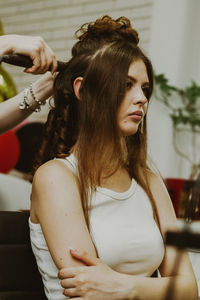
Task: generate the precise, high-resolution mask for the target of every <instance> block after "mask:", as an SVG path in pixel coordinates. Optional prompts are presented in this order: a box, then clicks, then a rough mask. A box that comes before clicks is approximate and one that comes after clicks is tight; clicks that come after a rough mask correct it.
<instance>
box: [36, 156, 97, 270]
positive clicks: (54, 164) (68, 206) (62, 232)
mask: <svg viewBox="0 0 200 300" xmlns="http://www.w3.org/2000/svg"><path fill="white" fill-rule="evenodd" d="M31 220H32V222H34V223H38V222H39V223H40V225H41V227H42V231H43V234H44V237H45V239H46V242H47V246H48V248H49V251H50V253H51V256H52V258H53V260H54V262H55V264H56V266H57V268H58V269H61V268H64V267H73V266H81V265H83V263H81V262H80V261H77V260H75V259H74V258H72V257H71V255H70V252H69V248H70V247H71V248H79V249H82V250H83V249H86V251H87V252H88V253H89V254H90V255H92V256H95V255H96V252H95V248H94V245H93V243H92V240H91V238H90V234H89V232H88V229H87V226H86V222H85V218H84V215H83V210H82V205H81V200H80V196H79V192H78V185H77V179H76V177H75V176H74V175H73V174H72V172H71V171H70V170H69V169H68V168H67V167H66V165H65V164H64V163H63V162H61V161H57V160H53V161H49V162H47V163H45V164H44V165H43V166H41V167H40V168H39V169H38V170H37V172H36V174H35V176H34V179H33V189H32V201H31Z"/></svg>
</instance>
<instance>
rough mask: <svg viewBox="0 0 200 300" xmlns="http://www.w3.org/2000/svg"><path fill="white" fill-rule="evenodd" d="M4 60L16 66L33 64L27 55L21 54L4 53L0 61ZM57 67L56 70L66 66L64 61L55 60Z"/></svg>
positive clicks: (58, 70)
mask: <svg viewBox="0 0 200 300" xmlns="http://www.w3.org/2000/svg"><path fill="white" fill-rule="evenodd" d="M1 62H4V63H7V64H10V65H14V66H18V67H24V68H30V67H31V66H32V65H33V62H32V60H31V58H30V57H29V56H25V55H21V54H13V55H12V54H11V55H10V54H5V55H2V56H0V63H1ZM57 63H58V67H57V70H56V71H57V72H60V71H62V70H63V69H64V68H65V67H66V63H65V62H62V61H57ZM49 71H51V67H50V68H49Z"/></svg>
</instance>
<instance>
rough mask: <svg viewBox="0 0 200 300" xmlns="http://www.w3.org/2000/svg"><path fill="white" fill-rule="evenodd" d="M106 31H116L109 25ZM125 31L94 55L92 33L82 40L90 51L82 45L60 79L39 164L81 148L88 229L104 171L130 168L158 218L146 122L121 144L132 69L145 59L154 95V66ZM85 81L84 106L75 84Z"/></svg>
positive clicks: (79, 156)
mask: <svg viewBox="0 0 200 300" xmlns="http://www.w3.org/2000/svg"><path fill="white" fill-rule="evenodd" d="M107 17H108V16H106V18H107ZM103 23H105V20H104V21H103ZM106 24H107V23H106ZM92 26H94V24H93V25H92ZM106 26H107V27H108V28H109V29H110V27H109V26H108V24H107V25H106ZM121 26H122V24H121ZM123 26H125V25H124V24H123ZM123 26H122V29H123V30H122V32H123V34H122V35H118V38H116V33H115V34H113V38H111V37H110V38H109V35H111V33H110V32H112V30H111V31H109V30H108V29H106V30H104V31H103V32H104V33H103V34H102V31H101V34H102V35H103V38H102V40H100V38H99V47H97V40H95V42H94V48H93V51H92V46H91V44H88V43H86V42H85V41H86V40H87V38H88V37H87V35H86V33H83V34H82V41H83V44H84V45H85V47H84V50H83V49H81V48H80V43H81V39H80V41H79V42H78V43H77V44H76V45H75V46H74V48H73V49H72V50H73V51H72V54H73V56H72V58H71V60H70V61H69V62H68V63H67V64H66V68H65V70H63V71H62V72H60V73H59V74H58V76H57V77H56V79H55V84H54V102H55V103H54V107H53V108H52V109H51V111H50V112H49V116H48V120H47V123H46V126H45V127H46V130H45V134H46V136H45V138H44V142H43V145H42V148H41V152H40V158H39V160H38V165H40V164H41V163H43V162H45V161H47V160H49V159H52V158H53V157H55V156H62V157H63V156H67V155H69V153H70V150H71V148H72V147H73V146H74V145H75V144H76V150H75V155H76V157H77V161H78V179H79V186H80V195H81V201H82V207H83V211H84V214H85V219H86V222H87V225H88V227H89V210H90V204H91V203H90V199H91V197H90V196H91V194H92V192H94V191H95V189H96V187H97V186H99V185H101V180H102V174H103V171H105V170H106V171H107V172H108V174H109V172H110V174H112V173H114V172H115V171H116V170H117V169H118V167H120V166H123V167H125V168H126V169H127V170H128V172H129V174H130V176H131V177H133V178H134V179H135V180H136V181H137V182H138V184H140V185H141V187H142V188H143V189H144V190H145V191H146V193H147V194H148V196H149V198H150V201H151V203H152V206H153V209H154V212H155V215H156V214H157V211H156V208H155V204H154V200H153V197H152V194H151V191H150V188H149V183H148V178H147V175H146V170H147V169H148V165H147V137H146V117H145V118H144V121H143V124H142V125H140V127H139V129H138V131H137V133H136V134H135V135H132V136H129V137H126V138H125V140H124V142H125V143H123V144H122V143H121V139H120V138H119V129H118V125H117V119H116V115H117V110H118V108H119V105H120V103H121V101H122V100H123V98H124V95H125V92H126V83H127V75H128V69H129V66H130V64H131V63H132V62H133V61H136V60H138V59H141V60H142V61H143V62H144V64H145V66H146V70H147V75H148V78H149V83H150V89H149V91H148V93H147V95H146V97H147V98H148V99H150V97H151V94H152V90H153V70H152V65H151V62H150V60H149V59H148V58H147V56H146V55H145V54H144V53H143V52H142V50H141V49H140V48H139V47H138V46H137V42H138V40H137V35H136V34H135V31H134V32H133V31H131V30H130V28H129V30H128V33H127V39H126V38H125V36H126V34H125V32H126V30H124V27H123ZM129 26H130V24H129ZM99 27H100V26H99V24H98V30H97V32H98V35H97V36H101V34H100V31H99ZM102 27H103V25H102ZM103 28H104V29H105V24H104V27H103ZM88 32H89V30H88ZM120 32H121V31H120ZM130 32H132V33H133V34H132V35H131V34H130ZM108 33H109V34H108ZM84 34H85V35H86V36H85V39H84ZM87 34H89V33H87ZM90 34H91V32H90ZM93 34H94V32H93ZM106 34H108V35H106ZM105 36H106V39H105ZM90 38H91V37H90V35H89V39H90ZM87 42H88V41H87ZM76 46H77V47H76ZM87 47H90V50H89V51H86V49H89V48H87ZM79 50H80V55H78V51H79ZM79 76H82V77H83V78H84V79H83V83H82V86H81V90H80V98H81V100H78V99H77V98H76V96H75V93H74V89H73V82H74V79H75V78H77V77H79ZM124 146H125V147H124Z"/></svg>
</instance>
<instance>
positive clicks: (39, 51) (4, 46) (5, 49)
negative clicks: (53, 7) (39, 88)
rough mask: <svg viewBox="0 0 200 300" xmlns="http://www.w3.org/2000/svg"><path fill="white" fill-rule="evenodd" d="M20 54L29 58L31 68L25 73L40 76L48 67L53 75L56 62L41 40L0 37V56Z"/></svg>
mask: <svg viewBox="0 0 200 300" xmlns="http://www.w3.org/2000/svg"><path fill="white" fill-rule="evenodd" d="M2 54H22V55H27V56H29V57H30V58H31V59H32V61H33V66H32V67H30V68H27V69H25V72H26V73H33V74H42V73H45V72H46V71H47V70H48V69H49V67H51V72H52V73H54V72H55V71H56V68H57V61H56V57H55V54H54V53H53V51H52V49H51V48H50V47H49V46H48V45H47V43H46V42H45V41H44V40H43V38H41V37H39V36H26V35H14V34H10V35H3V36H1V37H0V55H2Z"/></svg>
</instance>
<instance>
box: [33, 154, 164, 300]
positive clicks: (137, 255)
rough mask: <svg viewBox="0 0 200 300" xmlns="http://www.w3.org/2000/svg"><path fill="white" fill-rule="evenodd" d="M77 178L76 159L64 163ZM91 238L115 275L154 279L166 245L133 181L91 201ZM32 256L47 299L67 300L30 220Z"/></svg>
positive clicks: (38, 231)
mask: <svg viewBox="0 0 200 300" xmlns="http://www.w3.org/2000/svg"><path fill="white" fill-rule="evenodd" d="M61 161H63V162H64V163H65V164H66V165H67V166H68V167H69V168H70V169H71V170H72V171H73V173H75V174H77V165H76V164H77V162H76V159H75V157H74V156H73V155H70V156H69V157H67V158H66V159H61ZM90 224H91V237H92V240H93V242H94V244H95V246H96V248H97V251H98V254H99V258H100V259H101V260H103V261H104V262H105V263H106V264H108V265H109V266H110V267H111V268H113V269H114V270H115V271H118V272H121V273H126V274H132V275H139V276H151V274H152V273H153V272H154V271H155V270H156V269H157V268H158V267H159V265H160V264H161V262H162V259H163V256H164V243H163V240H162V236H161V234H160V231H159V229H158V226H157V224H156V222H155V220H154V218H153V210H152V206H151V203H150V200H149V199H148V197H147V195H146V193H145V192H144V190H143V189H142V188H141V187H140V186H139V185H138V184H137V183H136V181H135V180H134V179H132V183H131V186H130V188H129V189H128V190H127V191H126V192H123V193H117V192H114V191H112V190H109V189H106V188H102V187H98V188H97V190H96V192H95V193H94V195H93V197H92V207H91V212H90ZM29 226H30V238H31V244H32V249H33V253H34V255H35V257H36V261H37V264H38V268H39V271H40V273H41V275H42V280H43V284H44V288H45V292H46V296H47V298H48V299H49V300H50V299H51V300H62V299H63V300H64V299H66V297H63V295H62V293H63V288H62V287H61V286H60V283H59V282H60V280H59V279H58V277H57V274H58V269H57V267H56V265H55V263H54V261H53V260H52V258H51V255H50V253H49V250H48V247H47V245H46V241H45V239H44V236H43V233H42V230H41V227H40V224H34V223H32V222H31V221H30V219H29Z"/></svg>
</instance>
